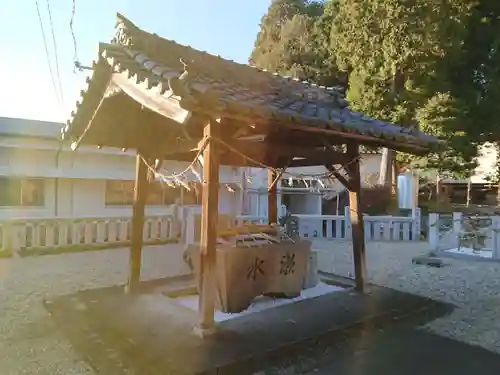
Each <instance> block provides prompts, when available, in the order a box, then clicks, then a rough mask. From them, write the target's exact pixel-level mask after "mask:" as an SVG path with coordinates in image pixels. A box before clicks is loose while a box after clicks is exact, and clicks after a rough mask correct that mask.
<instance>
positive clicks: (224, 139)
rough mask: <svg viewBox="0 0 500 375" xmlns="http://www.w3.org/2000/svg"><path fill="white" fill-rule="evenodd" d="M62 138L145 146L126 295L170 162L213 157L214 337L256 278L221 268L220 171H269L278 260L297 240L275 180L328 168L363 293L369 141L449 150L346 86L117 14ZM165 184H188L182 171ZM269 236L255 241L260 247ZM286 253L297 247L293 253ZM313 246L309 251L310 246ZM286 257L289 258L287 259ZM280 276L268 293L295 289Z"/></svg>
mask: <svg viewBox="0 0 500 375" xmlns="http://www.w3.org/2000/svg"><path fill="white" fill-rule="evenodd" d="M62 132H63V138H64V139H65V140H67V141H69V142H72V147H73V149H76V148H77V147H78V146H79V145H95V146H97V147H118V148H122V149H134V150H137V163H136V180H135V201H134V206H133V221H132V234H131V249H130V259H129V276H128V285H127V288H126V290H127V291H128V292H129V293H133V292H135V291H137V290H138V286H139V280H140V270H141V252H142V246H143V244H142V238H143V223H144V205H145V200H146V196H147V192H148V183H149V181H150V180H151V179H153V178H155V177H157V175H156V174H157V173H158V171H159V168H160V166H161V161H162V160H177V161H185V162H193V161H196V160H203V172H202V184H203V185H202V186H203V188H202V190H203V197H202V215H201V216H202V217H201V240H200V244H199V246H198V249H199V252H196V254H199V255H196V261H195V262H194V263H196V264H197V266H196V269H197V271H196V272H197V280H198V293H199V301H200V302H199V323H198V329H199V332H201V333H209V332H212V331H213V329H214V327H215V323H214V311H215V308H216V306H221V305H224V301H222V300H224V298H222V297H221V296H220V294H221V285H222V284H224V285H225V286H224V287H223V288H222V289H224V288H226V289H228V288H230V287H233V289H234V288H236V289H238V288H240V289H241V290H240V291H239V292H240V293H245V292H244V291H243V289H244V288H246V287H245V286H244V285H247V284H245V282H243V281H242V280H243V279H245V278H246V279H250V280H252V279H253V280H255V277H247V276H248V274H247V272H245V270H246V268H238V267H240V265H236V264H235V263H234V262H233V263H231V262H227V263H225V264H226V268H227V267H229V268H230V267H234V269H239V270H240V271H239V272H236V273H235V272H233V276H232V278H224V277H221V276H220V275H219V274H220V273H221V272H222V273H224V270H223V271H221V272H219V270H218V267H219V268H220V267H223V266H220V265H219V264H218V263H219V258H220V259H226V257H225V256H224V255H218V254H219V247H222V248H224V247H228V245H227V244H228V243H229V242H231V241H230V240H231V239H229V240H228V239H227V238H228V237H227V236H226V240H225V241H223V242H221V241H222V240H220V238H221V237H222V234H221V233H219V232H220V231H219V232H218V216H219V215H218V199H219V198H218V192H219V166H220V165H230V166H250V167H263V166H265V167H266V168H268V202H269V210H268V211H269V213H268V223H269V226H270V227H271V229H273V228H274V234H275V235H276V236H275V237H273V238H274V242H272V241H271V244H269V243H267V245H266V246H267V247H266V246H264V247H262V246H261V247H259V246H258V248H259V249H260V250H259V251H261V250H262V248H265V249H267V250H266V251H268V253H273V252H274V250H273V246H277V247H281V250H280V251H288V250H290V249H292V250H293V246H292V245H291V244H292V243H293V242H290V245H286V243H285V242H280V238H283V236H281V237H280V236H279V235H278V234H279V233H278V232H279V229H277V228H278V226H277V225H276V224H277V221H278V217H277V208H276V207H277V202H276V199H277V198H276V181H277V180H278V179H279V177H280V174H281V173H282V172H283V171H284V170H285V169H286V168H288V167H297V166H315V165H322V166H325V167H327V169H328V170H329V171H330V173H331V176H334V177H335V178H337V179H339V180H340V181H341V182H342V183H343V184H344V185H345V186H346V187H347V189H348V190H349V192H350V193H349V206H350V214H351V222H352V232H353V233H352V242H353V251H354V269H355V282H356V289H357V291H358V292H363V288H364V285H365V245H364V240H363V238H364V234H363V231H364V229H363V219H362V212H361V211H360V210H358V208H359V207H361V197H360V194H359V191H360V174H359V146H360V145H366V146H369V147H370V146H372V147H378V146H383V147H388V148H390V149H394V150H398V151H403V152H408V153H413V154H426V153H428V152H429V151H430V150H431V149H432V147H434V146H435V145H436V144H438V140H437V139H435V138H434V137H431V136H428V135H426V134H423V133H421V132H419V131H417V130H409V129H405V128H402V127H399V126H396V125H393V124H390V123H387V122H384V121H380V120H377V119H373V118H370V117H366V116H364V115H362V114H361V113H356V112H353V111H351V110H350V109H349V108H348V103H347V102H346V100H345V99H344V97H343V96H342V94H341V93H340V92H339V91H337V90H336V89H335V88H328V87H321V86H317V85H315V84H313V83H308V82H301V81H299V80H296V79H293V78H290V77H283V76H280V75H277V74H272V73H269V72H267V71H263V70H261V69H258V68H255V67H251V66H248V65H244V64H239V63H236V62H233V61H229V60H226V59H223V58H221V57H220V56H214V55H211V54H209V53H207V52H202V51H197V50H195V49H193V48H190V47H186V46H183V45H180V44H178V43H176V42H174V41H171V40H167V39H164V38H161V37H159V36H158V35H156V34H151V33H148V32H146V31H143V30H141V29H139V28H138V27H136V26H135V25H134V24H133V23H132V22H130V21H129V20H127V19H126V18H125V17H123V16H122V15H118V24H117V30H116V36H115V37H114V39H113V40H112V41H111V43H101V44H100V45H99V57H98V59H97V61H95V62H94V64H93V67H92V75H91V77H90V78H88V80H87V87H86V89H84V90H82V91H81V98H80V100H79V101H78V102H77V103H76V108H75V110H74V112H72V114H71V119H70V120H69V121H68V122H67V125H66V126H65V127H64V129H63V131H62ZM201 158H202V159H201ZM340 167H342V168H340ZM341 169H342V172H340V171H341ZM166 179H167V180H169V179H170V182H173V183H177V184H183V183H184V182H183V181H182V176H181V175H172V176H167V177H166ZM269 226H266V227H267V229H265V228H264V229H263V228H260V229H259V230H258V231H260V232H263V233H262V236H261V237H259V238H260V239H262V238H267V237H263V236H264V234H265V233H264V232H266V233H269V229H270V227H269ZM247 229H248V228H247ZM252 231H254V232H255V228H253V229H252ZM226 234H227V233H226ZM267 235H268V234H267ZM229 237H230V236H229ZM233 237H235V236H233ZM236 237H237V236H236ZM268 237H269V238H270V235H268ZM233 240H234V238H233ZM259 241H260V240H259ZM259 241H258V240H256V239H255V238H253V242H255V243H258V242H259ZM241 242H244V241H241ZM299 242H300V241H299ZM299 242H297V243H299ZM231 243H232V246H229V247H230V248H231V249H233V250H234V249H235V248H238V245H235V243H237V242H234V241H233V242H231ZM287 246H292V247H289V248H288V250H286V247H287ZM303 247H304V248H307V249H309V247H310V243H309V245H307V246H303ZM244 248H245V249H248V248H250V247H244ZM226 250H227V249H226ZM248 251H249V250H248ZM276 251H277V250H276ZM259 254H260V255H258V256H257V257H256V258H255V259H253V258H252V259H253V260H252V262H254V263H253V265H254V266H255V267H253V270H254V271H255V270H257V271H262V269H261V268H259V267H264V265H263V263H262V262H263V260H262V259H264V258H265V256H266V255H265V254H263V253H262V252H261V253H259ZM279 254H280V257H281V255H282V254H284V253H279ZM216 255H217V256H216ZM285 255H286V256H288V257H289V256H290V254H288V253H286V254H284V255H283V256H285ZM259 257H260V260H259ZM275 258H276V257H269V259H268V263H269V264H270V265H269V267H270V268H269V269H268V270H267V271H269V272H270V273H273V272H276V275H278V274H279V275H281V276H283V277H284V276H286V275H283V272H281V271H280V270H279V267H278V266H277V264H278V263H279V259H277V260H274V259H275ZM297 259H298V258H297ZM255 262H257V264H255ZM273 262H274V263H273ZM223 263H224V262H223ZM227 264H232V266H227ZM245 267H246V266H245ZM273 270H275V271H273ZM230 271H231V270H229V269H226V272H230ZM267 271H266V272H267ZM284 273H285V274H286V272H284ZM257 274H259V272H254V273H253V275H251V276H255V275H257ZM302 274H303V272H302ZM276 275H274V276H272V277H271V278H273V281H269V280H268V284H266V285H263V286H262V285H261V290H260V291H261V292H262V291H266V290H267V289H269V285H270V284H269V283H271V284H273V285H275V286H274V287H273V288H274V289H273V290H271V291H272V292H280V290H279V289H280V285H282V286H283V285H285V289H286V283H285V282H284V281H283V280H281V281H280V280H277V279H276V277H278V276H276ZM238 277H240V278H241V280H238V279H237V278H238ZM276 285H277V286H276ZM266 288H267V289H266ZM271 289H272V288H271ZM268 291H269V290H268ZM299 293H300V291H299ZM233 294H234V291H233ZM236 294H238V290H236ZM226 302H227V301H226Z"/></svg>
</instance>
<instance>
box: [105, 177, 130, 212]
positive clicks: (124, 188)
mask: <svg viewBox="0 0 500 375" xmlns="http://www.w3.org/2000/svg"><path fill="white" fill-rule="evenodd" d="M105 202H106V206H129V205H132V204H133V203H134V181H120V180H107V181H106V198H105Z"/></svg>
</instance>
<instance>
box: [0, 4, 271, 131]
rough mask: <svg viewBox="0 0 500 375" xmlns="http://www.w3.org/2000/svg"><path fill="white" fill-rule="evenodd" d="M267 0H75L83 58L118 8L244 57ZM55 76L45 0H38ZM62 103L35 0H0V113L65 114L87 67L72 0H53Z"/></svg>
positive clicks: (105, 34)
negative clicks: (79, 67)
mask: <svg viewBox="0 0 500 375" xmlns="http://www.w3.org/2000/svg"><path fill="white" fill-rule="evenodd" d="M269 3H270V0H184V1H182V0H76V7H75V9H76V12H75V17H74V31H75V37H76V40H77V53H78V58H79V60H80V61H81V63H82V64H85V65H90V64H91V62H92V60H94V59H95V58H96V57H97V55H96V53H97V44H98V42H100V41H101V42H106V41H109V40H110V39H111V38H112V36H113V32H114V24H115V14H116V12H121V13H123V14H124V15H125V16H127V17H128V18H129V19H131V20H132V21H133V22H135V23H136V24H137V25H138V26H139V27H141V28H144V29H146V30H148V31H151V32H155V33H157V34H159V35H161V36H164V37H166V38H169V39H174V40H176V41H177V42H179V43H182V44H186V45H190V46H192V47H194V48H197V49H201V50H205V51H208V52H210V53H213V54H219V55H221V56H223V57H226V58H230V59H233V60H236V61H238V62H242V63H245V62H247V59H248V56H249V54H250V52H251V50H252V48H253V43H254V40H255V36H256V34H257V32H258V29H259V23H260V19H261V17H262V16H263V15H264V13H265V12H266V10H267V7H268V5H269ZM38 4H39V8H40V13H41V16H42V21H43V25H44V30H45V35H46V39H47V43H48V48H49V53H50V57H51V62H52V66H53V71H54V75H55V60H54V48H53V43H52V34H51V31H50V24H49V17H48V12H47V0H38ZM50 7H51V13H52V21H53V25H54V33H55V35H56V44H57V51H58V59H59V71H60V76H61V82H62V89H63V93H64V102H60V101H58V100H57V98H56V94H55V93H54V89H53V86H52V83H51V78H50V73H49V68H48V65H47V59H46V57H45V51H44V47H43V40H42V33H41V30H40V24H39V21H38V16H37V11H36V5H35V0H0V9H1V12H0V72H1V74H2V79H1V84H0V117H2V116H6V117H23V118H31V119H40V120H52V121H65V120H66V119H67V118H68V115H69V113H70V112H71V111H72V110H73V108H74V105H75V102H76V100H77V99H78V96H79V92H80V90H81V89H82V88H83V87H84V82H85V77H86V76H87V75H88V72H78V73H76V74H75V73H73V55H74V48H73V39H72V37H71V32H70V27H69V21H70V19H71V11H72V0H50Z"/></svg>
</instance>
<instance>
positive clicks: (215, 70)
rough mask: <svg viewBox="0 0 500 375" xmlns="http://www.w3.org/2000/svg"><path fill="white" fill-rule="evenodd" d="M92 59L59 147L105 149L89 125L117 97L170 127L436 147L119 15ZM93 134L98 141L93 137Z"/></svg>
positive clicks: (341, 101)
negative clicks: (214, 123)
mask: <svg viewBox="0 0 500 375" xmlns="http://www.w3.org/2000/svg"><path fill="white" fill-rule="evenodd" d="M99 51H100V55H99V59H98V61H97V62H95V63H94V66H93V68H94V71H93V76H92V77H91V78H89V79H88V81H87V83H88V87H87V89H86V90H84V91H82V93H81V94H82V97H81V99H80V100H79V102H78V103H77V109H76V110H75V111H74V112H73V113H72V118H71V119H70V120H69V121H68V123H67V125H66V126H65V128H64V129H63V137H64V138H66V139H70V140H72V141H78V142H79V141H81V140H82V139H83V138H84V136H85V137H90V138H91V139H90V140H88V141H87V142H89V143H94V144H96V143H99V142H100V144H102V145H107V144H106V143H107V141H106V139H105V138H104V136H103V134H104V133H108V134H109V133H110V131H107V130H106V131H105V130H103V129H101V130H99V131H97V130H95V131H94V130H92V129H91V128H90V126H89V125H90V124H91V123H92V121H93V120H94V118H95V117H96V116H97V112H98V110H99V107H100V106H101V105H102V104H103V101H105V98H106V97H110V96H112V95H113V92H117V91H119V92H122V93H123V92H124V93H125V94H126V95H127V96H128V97H130V98H132V99H133V100H135V101H136V102H138V103H140V104H141V106H142V107H146V108H149V109H150V110H152V111H153V112H155V113H156V114H160V115H162V116H164V117H167V118H170V119H173V120H174V121H176V122H178V123H185V122H187V121H189V119H190V118H191V117H192V114H193V113H197V114H202V115H208V116H210V117H218V118H221V117H223V118H226V119H230V120H234V121H243V122H255V123H265V124H268V125H272V126H283V129H285V128H286V129H291V128H292V127H293V129H295V130H300V131H309V132H310V131H324V130H328V131H331V132H329V134H330V135H336V136H337V137H342V138H345V139H354V140H359V142H360V143H362V144H367V145H373V146H387V147H390V148H393V149H396V150H402V151H408V152H422V151H424V152H425V151H427V150H428V149H429V147H432V145H434V144H437V143H438V140H437V139H436V138H434V137H431V136H429V135H426V134H424V133H422V132H420V131H417V130H409V129H405V128H403V127H400V126H396V125H393V124H390V123H388V122H384V121H381V120H377V119H373V118H370V117H367V116H364V115H362V114H361V113H358V112H354V111H352V110H350V109H349V108H348V102H347V101H346V100H345V98H344V97H343V95H342V93H341V92H340V91H339V90H337V89H336V88H327V87H322V86H317V85H316V84H314V83H309V82H301V81H298V80H296V79H293V78H291V77H283V76H280V75H277V74H272V73H270V72H267V71H264V70H261V69H258V68H256V67H251V66H248V65H244V64H239V63H236V62H234V61H229V60H226V59H223V58H221V57H220V56H214V55H211V54H209V53H207V52H202V51H198V50H196V49H193V48H191V47H187V46H183V45H181V44H178V43H176V42H174V41H171V40H167V39H164V38H161V37H159V36H158V35H156V34H150V33H148V32H145V31H143V30H141V29H139V28H138V27H136V26H135V25H134V24H133V23H132V22H130V21H129V20H127V19H126V18H125V17H123V16H122V15H118V25H117V34H116V36H115V38H114V39H113V40H112V43H108V44H100V48H99ZM111 112H113V111H111ZM114 112H116V110H115V111H114ZM100 122H101V123H104V122H109V121H104V120H103V121H100ZM102 126H105V125H102ZM106 126H107V125H106ZM93 132H95V133H96V134H99V136H95V137H93V136H92V135H91V134H92V133H93ZM110 145H111V144H110ZM114 146H116V145H114Z"/></svg>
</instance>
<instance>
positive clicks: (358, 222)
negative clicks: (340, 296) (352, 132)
mask: <svg viewBox="0 0 500 375" xmlns="http://www.w3.org/2000/svg"><path fill="white" fill-rule="evenodd" d="M347 154H348V155H349V156H350V158H351V162H350V163H349V165H348V166H347V167H346V168H347V172H348V174H349V177H350V179H349V181H350V184H351V189H350V190H349V214H350V219H351V231H352V251H353V255H354V276H355V281H356V290H358V291H359V292H363V291H364V289H365V280H366V251H365V230H364V220H363V212H362V202H361V176H360V169H359V145H358V143H356V142H350V143H348V144H347Z"/></svg>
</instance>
